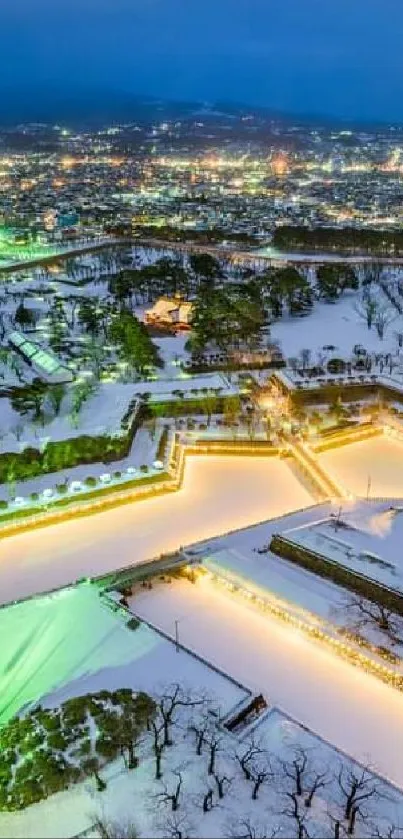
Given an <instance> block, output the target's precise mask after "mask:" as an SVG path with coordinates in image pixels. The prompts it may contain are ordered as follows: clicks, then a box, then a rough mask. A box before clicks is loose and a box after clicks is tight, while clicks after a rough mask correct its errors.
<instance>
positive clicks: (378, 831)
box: [371, 824, 403, 839]
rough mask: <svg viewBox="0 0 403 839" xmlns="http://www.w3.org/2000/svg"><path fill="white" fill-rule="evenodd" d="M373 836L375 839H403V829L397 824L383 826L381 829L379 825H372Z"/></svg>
mask: <svg viewBox="0 0 403 839" xmlns="http://www.w3.org/2000/svg"><path fill="white" fill-rule="evenodd" d="M371 835H372V836H373V837H374V839H401V837H402V836H403V828H402V827H398V826H397V825H395V824H388V825H383V826H382V828H380V827H379V825H376V824H374V825H371Z"/></svg>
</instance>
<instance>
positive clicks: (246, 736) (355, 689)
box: [0, 578, 403, 839]
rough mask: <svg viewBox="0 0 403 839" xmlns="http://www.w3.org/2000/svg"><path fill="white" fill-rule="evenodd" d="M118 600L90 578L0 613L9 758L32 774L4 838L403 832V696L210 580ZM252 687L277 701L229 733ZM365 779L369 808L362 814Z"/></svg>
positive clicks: (7, 814) (11, 778)
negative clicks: (356, 805)
mask: <svg viewBox="0 0 403 839" xmlns="http://www.w3.org/2000/svg"><path fill="white" fill-rule="evenodd" d="M117 599H118V598H117V596H115V595H113V594H112V595H105V594H99V593H98V591H97V589H96V588H95V587H94V586H93V585H91V584H85V583H84V584H82V585H81V586H79V587H76V588H75V589H67V590H65V591H63V592H60V593H58V594H56V595H52V596H43V597H39V598H36V599H33V600H32V601H30V602H26V603H21V604H16V605H12V606H10V607H8V608H5V609H3V610H2V611H1V612H0V628H1V631H2V632H3V630H4V632H5V633H6V635H7V637H8V638H9V644H8V648H7V654H6V659H5V662H4V667H3V672H2V673H0V676H1V681H0V685H1V689H2V697H3V707H2V711H3V715H4V716H3V723H4V721H6V725H5V727H4V728H3V729H2V731H1V736H2V737H3V741H4V742H6V743H7V753H6V750H5V758H6V760H5V763H7V766H8V764H9V762H10V760H9V759H10V753H11V752H13V753H14V754H15V759H14V763H16V764H17V765H16V767H15V771H14V772H8V775H7V779H6V782H7V789H8V791H9V795H10V796H12V805H13V806H12V807H10V806H9V803H8V801H7V800H5V798H4V794H3V799H2V800H1V799H0V802H1V806H0V810H1V812H0V837H8V836H14V837H24V839H34V837H36V836H43V837H60V839H62V837H71V836H78V835H84V832H85V835H86V836H87V837H94V839H100V837H102V836H105V835H108V836H109V835H112V834H111V833H108V834H106V833H105V832H103V831H105V828H106V826H108V828H109V829H110V828H111V826H112V825H114V829H115V833H113V835H114V836H133V835H136V836H139V837H149V836H154V837H156V839H157V838H158V839H159V838H160V839H167V837H172V839H175V837H176V839H177V837H178V831H179V832H180V833H181V835H182V836H184V837H185V836H186V837H189V839H192V837H202V839H207V837H211V836H217V837H220V836H221V837H231V839H240V838H241V837H243V836H247V837H248V839H249V838H250V839H252V837H255V836H256V837H257V836H272V835H277V833H279V834H280V835H284V836H297V835H298V834H297V832H296V829H297V828H298V824H299V820H301V819H302V823H303V824H305V825H306V826H307V829H308V828H309V833H308V835H309V836H317V837H319V836H327V837H331V836H333V833H332V832H331V830H332V827H333V824H334V820H335V819H336V820H339V821H340V823H341V826H342V828H343V830H344V828H346V829H348V826H349V825H350V826H351V825H353V827H356V832H355V835H356V836H357V837H370V836H373V835H380V836H383V835H389V833H388V831H389V830H391V829H392V828H393V829H396V828H397V827H398V825H400V824H401V823H402V818H403V799H402V794H401V792H400V790H399V788H398V787H399V784H401V783H402V781H403V775H402V769H401V761H400V754H401V737H400V734H399V731H400V729H399V722H400V719H401V713H402V703H403V697H402V696H401V695H400V694H399V693H398V692H397V691H396V692H394V691H392V690H390V689H388V688H385V686H383V685H381V684H379V683H378V682H377V681H376V680H374V679H371V678H369V677H367V676H364V675H363V674H361V673H357V671H355V670H354V669H353V668H351V667H349V666H348V665H347V664H345V663H343V662H339V661H338V660H335V661H334V660H333V659H332V658H331V657H329V656H328V654H327V653H324V652H323V651H322V650H320V649H319V648H318V647H317V646H315V645H314V644H312V643H309V642H306V641H305V640H304V639H303V638H300V637H298V636H297V635H296V634H295V633H294V632H293V631H292V630H290V629H289V628H285V627H283V626H281V625H279V624H278V623H276V621H274V620H268V619H267V618H266V617H263V616H262V615H259V614H258V613H257V612H255V611H254V610H253V609H252V608H249V607H244V606H242V605H240V604H239V603H237V602H236V601H235V600H233V599H232V598H230V597H228V595H224V594H222V593H221V592H220V591H218V590H217V589H216V588H215V587H214V585H212V584H210V583H209V582H206V581H198V582H196V583H195V584H192V583H191V582H189V581H187V580H184V579H182V580H171V581H170V582H169V581H168V580H167V579H166V578H165V580H164V581H160V582H158V583H156V582H154V584H153V588H152V589H151V590H149V589H148V587H144V588H140V589H137V592H136V593H134V595H133V597H131V598H129V609H126V608H123V607H122V606H119V605H118V603H117ZM44 610H46V611H45V612H44ZM131 610H132V612H131ZM43 614H46V623H45V627H44V631H42V629H43ZM137 614H141V615H144V617H145V619H146V620H147V621H149V622H150V623H151V624H158V626H161V629H162V630H163V631H164V632H166V634H167V635H168V636H170V635H171V636H172V634H173V633H172V630H173V627H174V624H175V621H177V622H178V623H179V627H180V629H179V632H180V646H179V647H178V649H176V648H175V643H172V642H171V641H170V640H169V638H167V637H163V636H161V635H160V633H159V631H155V630H154V629H153V628H152V627H149V626H146V625H145V624H144V623H142V622H139V621H138V619H137ZM72 618H74V620H72ZM245 627H247V632H246V631H245ZM182 645H184V646H185V648H184V646H182ZM186 647H188V649H186ZM192 649H195V650H196V652H197V655H196V656H193V655H192V654H191V652H190V651H191V650H192ZM200 656H201V657H202V658H200ZM204 657H205V658H204ZM38 660H39V661H42V660H45V661H46V664H45V666H44V667H41V669H40V671H38ZM251 661H253V673H252V672H251V666H250V663H251ZM216 668H217V669H216ZM219 671H222V672H219ZM226 673H228V674H229V675H228V677H227V676H226V675H225V674H226ZM234 679H235V680H236V679H237V680H238V682H236V681H234ZM244 682H245V687H243V684H244ZM296 684H297V685H298V690H296V689H295V685H296ZM251 694H252V695H255V696H256V695H257V694H262V695H263V697H264V700H265V701H266V704H267V707H266V708H264V705H263V708H261V709H260V711H259V712H258V713H257V715H256V714H252V717H251V718H250V717H249V718H247V719H245V720H244V721H243V723H242V724H241V725H239V723H238V724H237V726H235V727H232V726H230V725H229V724H228V722H229V721H230V720H237V719H238V715H239V710H240V709H241V708H243V707H247V706H248V704H249V703H250V700H251ZM363 694H364V695H365V697H366V702H365V704H364V706H363V707H362V702H361V698H362V695H363ZM347 699H348V702H349V713H348V715H346V714H345V708H346V702H347ZM8 701H9V702H10V703H11V704H10V705H9V707H8V708H5V704H4V703H7V702H8ZM38 701H40V706H39V707H38V704H37V703H38ZM136 702H137V705H136ZM139 703H141V704H139ZM144 706H145V707H146V708H148V710H147V716H146V718H143V724H142V728H140V729H139V730H135V729H132V728H130V730H129V732H128V731H127V729H126V728H125V727H124V728H122V727H121V724H120V722H119V721H120V720H122V719H123V720H125V721H126V722H127V719H128V717H127V716H126V715H127V714H128V713H137V714H138V725H140V709H141V707H143V708H144ZM22 708H24V710H23V712H22V717H21V718H20V719H19V720H18V719H17V720H11V719H10V717H11V716H12V714H15V713H16V712H17V711H18V710H19V709H20V711H21V709H22ZM127 708H130V709H132V710H130V712H129V711H128V710H127ZM136 708H137V709H138V710H137V711H136V710H135V709H136ZM145 719H147V721H148V722H147V725H146V724H145ZM7 721H8V722H7ZM110 725H112V728H111V727H110ZM368 730H371V731H373V732H374V736H373V738H372V742H371V752H370V753H369V752H368V742H367V734H368ZM165 732H167V735H168V737H167V740H165ZM17 735H18V739H17V740H16V737H17ZM30 738H31V739H30ZM120 738H123V739H120ZM328 738H329V739H328ZM0 743H1V740H0ZM119 744H120V745H119ZM131 750H132V751H131ZM130 754H131V758H130ZM44 755H45V756H46V757H45V764H44ZM88 755H91V756H88ZM158 755H159V757H158ZM357 758H358V759H360V760H361V761H362V762H363V763H362V764H361V765H359V764H357V763H356V762H355V760H357ZM55 761H56V762H55ZM62 764H63V766H64V772H62V773H61V772H60V766H61V765H62ZM36 766H37V767H38V768H39V766H40V767H41V771H42V772H43V777H41V779H40V783H41V784H42V785H43V787H46V788H47V789H48V790H50V792H48V796H46V792H45V790H44V789H43V788H42V787H40V788H39V789H38V782H37V779H36V778H35V775H34V776H33V777H32V773H33V771H34V767H36ZM378 771H379V772H380V773H381V776H382V774H385V776H387V780H388V781H392V782H395V784H397V786H393V785H391V784H390V783H388V782H387V780H386V779H385V778H382V777H381V776H379V775H377V772H378ZM66 773H70V774H68V775H67V778H66ZM299 773H301V774H299ZM5 774H6V772H5V767H4V768H3V775H5ZM61 775H62V779H61ZM298 777H299V779H300V781H301V783H302V786H301V785H300V784H299V781H298ZM356 782H357V783H358V790H359V793H360V794H365V795H366V807H365V810H364V809H363V808H360V810H359V811H358V812H357V814H356V815H355V816H353V815H352V808H351V806H350V807H349V808H348V807H347V803H348V796H349V790H350V789H353V788H354V789H356V788H355V786H354V784H355V783H356ZM300 790H301V791H300ZM19 795H21V796H22V798H23V802H21V800H20V798H19V797H18V796H19ZM356 795H358V793H357V792H356ZM26 800H28V802H29V803H28V804H27V803H26ZM355 800H356V799H355V798H353V801H355ZM10 801H11V798H10ZM288 801H292V802H294V804H295V801H296V804H295V807H294V808H290V807H289V806H288V804H287V802H288ZM30 802H35V803H30ZM134 802H135V805H134ZM307 802H308V803H307ZM139 804H140V806H139ZM136 805H137V806H136ZM11 810H13V811H11ZM246 827H247V829H248V831H249V830H250V832H247V833H245V828H246ZM375 828H376V829H377V831H379V833H378V832H377V833H376V834H374V833H373V830H374V829H375ZM134 829H135V833H134ZM129 830H130V833H129ZM118 831H119V832H118ZM258 831H259V832H258ZM390 835H394V833H392V834H390Z"/></svg>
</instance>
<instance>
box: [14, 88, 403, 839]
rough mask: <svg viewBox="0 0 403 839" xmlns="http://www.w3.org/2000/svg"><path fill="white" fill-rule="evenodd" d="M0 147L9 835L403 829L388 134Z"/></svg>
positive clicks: (393, 243)
mask: <svg viewBox="0 0 403 839" xmlns="http://www.w3.org/2000/svg"><path fill="white" fill-rule="evenodd" d="M153 109H154V116H153V118H152V119H150V118H149V114H148V111H147V109H146V108H144V111H143V112H142V113H140V112H139V114H138V117H137V118H136V119H135V120H134V121H132V122H130V123H126V124H119V123H118V122H116V123H113V124H112V125H108V126H104V125H103V126H94V125H92V126H91V125H89V124H88V125H85V124H82V125H81V127H80V128H78V127H77V126H75V125H73V124H71V125H69V124H67V123H66V124H62V125H59V124H57V125H49V124H42V123H35V124H32V123H29V124H21V125H16V126H13V127H11V126H10V127H7V128H2V129H0V279H1V287H0V400H1V404H0V416H1V423H0V639H1V653H0V837H4V839H5V838H6V837H9V836H13V837H26V838H27V839H30V837H31V839H34V837H37V836H42V837H49V839H50V837H60V839H62V838H63V839H64V837H65V838H66V839H73V837H77V838H78V837H94V839H115V837H116V839H117V837H126V839H135V837H139V839H145V838H146V837H156V839H164V837H168V839H192V837H194V839H195V838H196V837H205V839H208V837H212V836H215V837H222V839H272V838H273V837H280V839H281V837H284V839H286V838H287V837H289V838H290V839H321V838H322V839H346V837H355V839H371V837H376V839H400V837H402V836H403V761H402V750H403V729H402V719H403V559H402V552H401V544H402V542H401V538H402V537H403V516H402V519H401V518H400V516H401V515H402V514H403V233H402V221H403V209H402V207H403V204H402V183H403V180H402V176H403V131H402V129H401V128H399V127H398V126H393V125H392V126H383V127H378V128H370V127H368V128H365V127H362V126H361V127H360V128H355V127H353V126H351V127H346V126H343V127H341V128H337V127H332V126H329V125H328V126H325V127H324V126H323V125H320V124H319V123H318V124H316V123H310V122H308V121H305V122H304V121H302V120H301V121H293V120H291V118H290V119H285V118H282V119H280V118H274V117H273V115H269V114H267V113H266V112H265V111H264V110H263V109H261V110H259V109H251V110H250V111H248V110H247V109H245V108H240V107H239V108H233V109H232V110H231V109H230V108H229V107H225V106H224V105H223V106H222V108H221V109H220V108H219V107H218V106H217V107H213V106H207V105H206V104H204V105H200V106H197V107H196V106H192V108H191V107H190V106H189V107H188V108H185V106H183V107H182V108H180V107H179V106H178V107H177V109H176V111H175V109H173V108H172V107H171V108H167V107H164V106H163V104H161V105H160V106H159V107H156V106H155V104H154V105H153Z"/></svg>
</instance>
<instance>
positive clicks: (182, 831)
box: [161, 811, 194, 839]
mask: <svg viewBox="0 0 403 839" xmlns="http://www.w3.org/2000/svg"><path fill="white" fill-rule="evenodd" d="M161 830H162V832H163V835H164V837H166V839H190V837H191V836H192V835H194V833H193V825H192V824H191V822H190V821H189V818H188V815H187V813H179V812H178V811H176V812H171V813H169V814H168V815H166V816H164V821H163V823H161Z"/></svg>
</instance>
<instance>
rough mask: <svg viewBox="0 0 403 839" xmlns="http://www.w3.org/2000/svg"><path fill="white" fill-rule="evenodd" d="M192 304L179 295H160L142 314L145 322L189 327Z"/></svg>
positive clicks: (175, 327)
mask: <svg viewBox="0 0 403 839" xmlns="http://www.w3.org/2000/svg"><path fill="white" fill-rule="evenodd" d="M192 311H193V304H192V303H189V302H188V301H186V300H182V298H180V297H160V298H159V300H157V301H156V303H154V305H153V307H152V308H151V309H147V310H146V312H145V314H144V321H145V323H147V324H149V325H153V326H161V327H168V328H171V327H173V328H174V329H178V330H181V329H190V324H191V320H192Z"/></svg>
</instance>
